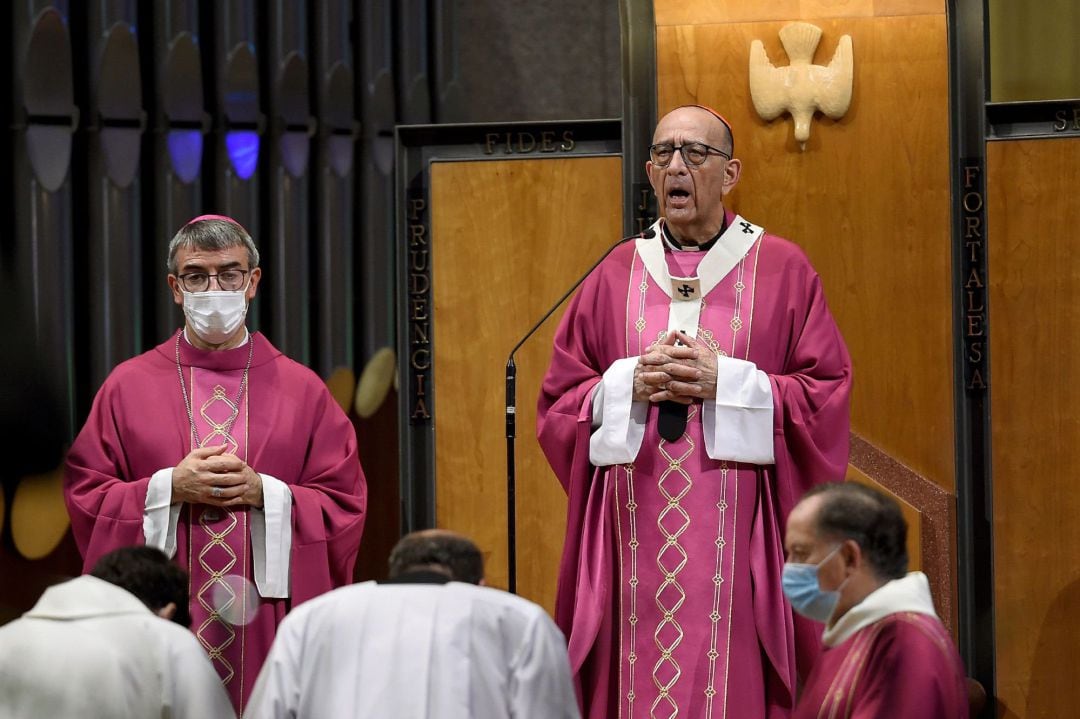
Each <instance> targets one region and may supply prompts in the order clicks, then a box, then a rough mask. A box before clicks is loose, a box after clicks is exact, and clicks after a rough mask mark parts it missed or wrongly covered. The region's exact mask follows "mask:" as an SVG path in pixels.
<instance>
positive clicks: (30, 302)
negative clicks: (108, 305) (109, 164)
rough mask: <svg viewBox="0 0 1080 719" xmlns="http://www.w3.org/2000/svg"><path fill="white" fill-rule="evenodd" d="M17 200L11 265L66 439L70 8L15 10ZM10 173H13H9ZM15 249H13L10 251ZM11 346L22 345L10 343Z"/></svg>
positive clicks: (71, 362)
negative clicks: (59, 407)
mask: <svg viewBox="0 0 1080 719" xmlns="http://www.w3.org/2000/svg"><path fill="white" fill-rule="evenodd" d="M11 12H12V23H11V25H12V27H11V34H12V43H11V46H10V52H11V58H12V63H11V65H10V68H11V71H12V73H13V74H12V78H11V88H12V94H11V103H12V106H11V116H12V120H13V123H12V133H11V167H10V172H11V175H12V182H11V185H12V194H11V198H10V203H11V213H12V216H13V225H12V227H11V229H12V232H13V236H12V237H11V238H5V239H4V242H5V247H4V252H3V260H4V264H5V266H9V267H10V268H11V273H10V274H11V275H12V277H13V281H14V283H15V285H16V292H17V295H18V296H19V298H20V300H21V302H22V306H23V307H25V308H27V310H28V311H32V324H33V329H34V336H33V337H31V338H26V344H27V346H28V347H33V351H34V352H36V354H37V356H38V357H40V358H41V361H42V362H44V363H45V365H46V372H47V374H48V379H49V381H50V383H51V384H52V385H53V387H55V389H56V392H57V394H58V395H59V397H60V398H61V399H62V401H63V406H64V408H65V412H64V413H63V418H64V425H65V426H64V428H63V430H64V432H63V434H64V435H65V436H66V437H67V438H69V439H70V438H72V437H74V433H75V428H76V427H75V421H76V420H75V399H76V396H75V369H74V368H75V362H76V358H77V356H78V355H77V352H76V349H75V341H74V304H73V303H74V299H73V298H74V294H73V289H72V287H73V284H74V280H73V276H74V271H73V259H72V257H73V239H72V183H71V177H70V168H71V153H72V136H73V134H74V131H75V128H76V126H77V125H78V122H79V111H78V108H77V107H76V106H75V101H74V98H75V94H74V76H73V65H72V50H71V38H70V37H69V35H68V23H69V16H68V3H67V2H64V1H63V0H57V1H55V2H49V1H47V0H38V1H37V2H19V3H13V5H12V8H11ZM5 171H7V168H5ZM9 242H10V244H8V243H9ZM4 341H5V342H9V341H15V338H6V339H5V340H4Z"/></svg>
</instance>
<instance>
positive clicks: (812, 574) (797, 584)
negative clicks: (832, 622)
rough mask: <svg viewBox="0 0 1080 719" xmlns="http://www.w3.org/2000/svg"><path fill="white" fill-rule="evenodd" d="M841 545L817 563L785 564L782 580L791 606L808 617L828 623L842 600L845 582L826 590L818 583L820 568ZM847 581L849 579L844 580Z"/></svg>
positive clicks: (785, 594)
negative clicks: (841, 591) (841, 594)
mask: <svg viewBox="0 0 1080 719" xmlns="http://www.w3.org/2000/svg"><path fill="white" fill-rule="evenodd" d="M840 547H841V545H839V544H838V545H836V547H835V548H834V549H833V550H832V551H831V552H829V554H828V555H827V556H826V557H825V558H824V559H822V560H821V561H820V562H818V563H817V564H795V563H792V562H788V563H787V564H785V565H784V574H783V576H782V577H781V582H782V584H783V587H784V596H786V597H787V598H788V601H789V602H791V608H792V609H794V610H795V611H796V612H798V613H799V614H801V615H803V616H804V617H806V618H807V619H813V620H814V621H815V622H821V623H822V624H828V622H829V619H831V618H832V615H833V612H835V611H836V605H837V603H839V601H840V590H841V589H842V588H843V586H844V584H841V585H840V586H839V587H837V588H836V589H833V590H831V591H825V590H823V589H822V588H821V585H820V584H819V583H818V568H819V567H820V566H821V565H822V564H824V563H825V562H827V561H829V559H831V558H832V556H833V555H834V554H836V550H838V549H840ZM844 583H847V580H846V579H845V580H844Z"/></svg>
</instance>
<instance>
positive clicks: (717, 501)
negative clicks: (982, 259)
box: [537, 211, 851, 719]
mask: <svg viewBox="0 0 1080 719" xmlns="http://www.w3.org/2000/svg"><path fill="white" fill-rule="evenodd" d="M724 227H725V228H726V231H724V232H723V233H722V234H721V235H720V236H719V238H718V239H717V240H716V242H715V244H713V245H712V247H711V248H710V249H708V250H707V251H688V250H684V249H681V248H680V247H679V246H678V245H677V244H676V243H673V242H672V241H671V240H672V238H671V237H670V236H669V235H668V234H667V232H666V230H665V228H664V227H663V221H662V220H661V221H660V222H658V223H657V224H656V225H655V226H654V228H653V230H654V231H653V233H652V237H648V238H647V237H642V238H638V239H637V240H636V241H634V242H628V243H626V244H624V245H622V246H620V247H618V248H617V249H616V250H615V251H613V252H612V253H611V255H610V256H609V257H608V258H607V259H606V260H605V261H604V262H602V263H601V265H600V266H599V267H598V268H597V269H596V270H595V271H594V272H593V273H592V274H591V275H590V276H589V278H588V279H587V280H586V281H585V282H584V284H583V285H582V287H581V290H580V291H579V293H578V295H577V296H576V297H575V298H574V300H573V301H572V303H571V305H570V306H569V308H568V309H567V311H566V314H565V316H564V318H563V321H562V323H561V326H560V328H559V330H558V333H557V335H556V338H555V344H554V353H553V358H552V362H551V365H550V368H549V370H548V373H547V376H546V378H545V380H544V384H543V388H542V393H541V397H540V400H539V407H538V421H537V424H538V436H539V440H540V443H541V445H542V447H543V449H544V452H545V454H546V455H547V458H548V460H549V462H550V464H551V466H552V468H553V470H554V471H555V473H556V475H557V476H558V477H559V480H560V481H561V483H562V484H563V486H564V488H565V489H566V491H567V493H568V495H569V509H568V521H567V531H566V539H565V542H564V548H563V559H562V563H561V567H560V574H559V586H558V595H557V599H556V619H557V621H558V623H559V624H560V626H561V628H562V629H563V631H564V633H565V634H566V635H567V637H568V640H569V651H570V658H571V664H572V667H573V670H574V672H575V679H576V681H577V683H578V690H579V692H580V698H581V700H582V704H583V709H584V716H586V717H588V718H589V719H610V718H613V717H675V716H678V717H695V718H697V717H702V718H705V719H709V718H714V717H715V718H719V717H730V718H732V719H736V718H737V719H743V718H751V719H756V718H757V717H786V716H788V715H789V713H790V711H791V709H792V707H793V706H794V698H795V690H796V681H797V680H796V676H797V673H796V659H798V661H799V662H800V663H801V665H802V667H805V666H807V665H808V664H809V662H810V661H811V659H812V657H813V656H814V654H815V653H816V651H817V649H818V646H819V644H818V640H817V637H816V636H815V634H816V630H815V629H814V628H813V625H811V624H810V623H809V622H806V621H805V620H803V619H802V618H798V617H796V618H793V616H792V612H791V609H790V606H789V605H788V604H787V602H786V600H785V599H784V597H783V594H782V591H781V583H780V576H781V572H782V569H783V564H784V550H783V544H782V538H783V536H784V531H783V518H784V517H786V516H787V513H788V512H789V511H790V510H791V508H792V507H793V506H794V504H795V502H796V501H797V500H798V498H799V497H800V496H801V495H802V493H803V492H804V491H805V490H806V489H807V488H809V487H810V486H812V485H813V484H815V483H818V482H823V481H829V480H839V479H842V478H843V477H844V473H845V468H846V464H847V457H848V426H849V425H848V421H849V420H848V399H849V392H850V383H851V367H850V360H849V357H848V353H847V350H846V348H845V345H844V342H843V339H842V338H841V336H840V333H839V330H838V329H837V326H836V324H835V322H834V320H833V318H832V316H831V315H830V313H829V310H828V308H827V306H826V302H825V296H824V294H823V292H822V287H821V281H820V279H819V277H818V275H817V273H816V272H815V271H814V269H813V268H812V267H811V265H810V263H809V261H808V260H807V258H806V256H805V255H804V253H803V252H802V251H801V250H800V249H799V248H798V247H796V246H795V245H793V244H791V243H790V242H787V241H785V240H783V239H781V238H779V237H776V236H773V235H770V234H768V233H766V232H764V231H763V230H762V228H760V227H757V226H755V225H752V224H751V223H749V222H747V221H745V220H743V218H741V217H738V216H737V215H734V214H732V213H731V212H730V211H727V212H726V216H725V220H724ZM695 292H700V296H696V295H694V294H693V293H695ZM680 295H683V298H682V299H679V296H680ZM687 296H689V300H690V302H689V304H687V305H686V307H685V309H684V308H683V307H676V305H677V304H678V303H680V302H683V303H685V302H686V300H687ZM687 318H690V319H689V320H687ZM684 321H687V322H691V323H692V326H686V325H685V324H679V323H682V322H684ZM673 322H674V323H676V324H673ZM669 330H682V331H684V332H687V333H689V334H690V335H692V336H694V337H695V338H696V340H697V341H698V342H699V343H700V346H703V347H706V348H708V349H709V350H711V351H712V352H715V353H716V355H717V356H718V358H717V362H718V364H719V367H718V382H717V384H718V389H717V398H716V400H705V401H704V402H702V401H695V402H694V403H693V404H691V405H690V407H689V411H688V417H687V423H686V429H685V432H684V433H683V435H682V436H681V437H680V438H678V439H677V440H675V441H668V440H665V439H663V438H662V437H661V436H660V435H659V434H658V431H657V415H658V405H656V404H654V403H648V402H642V401H633V402H632V401H631V399H630V397H631V395H630V392H629V390H628V389H626V387H627V385H628V383H632V376H633V366H634V364H635V363H636V361H637V358H638V357H639V356H641V355H643V354H644V353H646V352H647V351H648V348H649V347H650V346H651V345H653V344H654V343H656V342H658V341H660V340H662V339H663V338H664V337H665V335H667V333H668V332H669ZM721 375H722V376H721ZM620 388H623V389H620ZM802 667H800V671H801V672H804V671H805V670H804V669H803V668H802Z"/></svg>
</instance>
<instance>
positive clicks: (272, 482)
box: [251, 473, 292, 599]
mask: <svg viewBox="0 0 1080 719" xmlns="http://www.w3.org/2000/svg"><path fill="white" fill-rule="evenodd" d="M259 476H260V477H262V482H263V506H262V508H261V509H260V508H258V507H252V508H251V563H252V565H254V568H255V586H256V587H258V589H259V596H261V597H265V598H267V599H286V598H288V596H289V560H290V558H291V557H292V492H291V491H289V486H288V485H287V484H285V483H284V482H282V481H281V480H280V479H277V478H276V477H271V476H270V475H269V474H262V473H260V474H259Z"/></svg>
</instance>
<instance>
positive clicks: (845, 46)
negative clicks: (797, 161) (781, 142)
mask: <svg viewBox="0 0 1080 719" xmlns="http://www.w3.org/2000/svg"><path fill="white" fill-rule="evenodd" d="M820 41H821V28H819V27H817V26H816V25H811V24H810V23H805V22H796V23H792V24H790V25H787V26H785V27H784V28H783V29H782V30H780V42H781V43H782V44H783V46H784V50H785V51H786V52H787V56H788V58H789V59H790V61H791V64H790V65H788V66H787V67H775V66H774V65H773V64H772V62H770V61H769V56H768V54H767V53H766V52H765V46H764V45H762V44H761V41H760V40H754V42H753V43H751V44H750V96H751V97H752V98H753V100H754V109H755V110H757V113H758V115H760V116H761V119H762V120H772V119H774V118H776V117H778V116H779V115H780V114H781V113H783V112H784V111H785V110H786V111H787V112H790V113H791V118H792V120H794V121H795V139H796V140H798V142H799V147H800V148H801V149H803V150H805V149H806V141H807V140H809V139H810V120H811V119H813V117H814V112H815V111H817V110H821V112H823V113H824V114H825V115H827V116H829V117H831V118H832V119H834V120H838V119H840V118H841V117H843V116H844V113H845V112H847V110H848V107H849V106H850V105H851V86H852V80H853V77H854V70H853V67H854V66H853V56H852V52H851V36H850V35H843V36H842V37H841V38H840V42H839V43H838V44H837V46H836V53H835V54H834V55H833V58H832V61H831V62H830V63H829V64H828V66H823V65H812V64H811V61H812V60H813V59H814V51H815V50H817V46H818V42H820Z"/></svg>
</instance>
